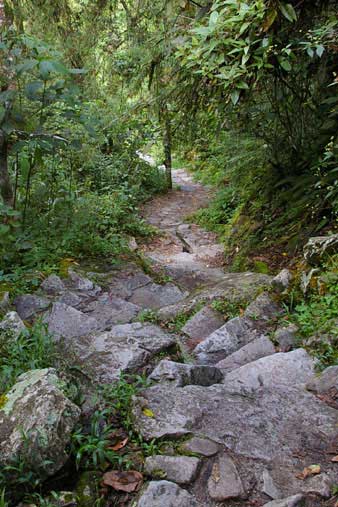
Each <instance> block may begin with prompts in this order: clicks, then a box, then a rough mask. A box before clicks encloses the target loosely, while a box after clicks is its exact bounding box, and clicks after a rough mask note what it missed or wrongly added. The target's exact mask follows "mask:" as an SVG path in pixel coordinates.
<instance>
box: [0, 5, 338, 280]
mask: <svg viewBox="0 0 338 507" xmlns="http://www.w3.org/2000/svg"><path fill="white" fill-rule="evenodd" d="M0 23H1V40H0V69H1V76H0V85H1V93H0V192H1V196H2V200H1V201H0V217H1V221H0V238H1V241H0V254H1V258H2V265H1V269H2V273H3V276H5V275H6V273H8V272H9V271H11V270H12V269H13V266H16V267H17V268H20V269H21V268H23V269H30V268H34V267H36V266H40V267H41V266H43V265H45V266H50V265H53V263H55V262H58V261H59V259H60V258H64V257H67V256H77V257H81V256H92V255H102V256H108V257H109V258H112V256H114V254H115V253H117V252H119V251H120V250H121V248H123V245H124V244H125V242H126V238H127V237H128V235H129V234H132V235H144V234H147V233H148V232H149V231H148V229H147V227H146V226H145V225H144V224H143V223H142V221H140V219H139V218H137V213H136V210H137V205H138V203H139V202H140V201H142V200H144V199H146V198H147V197H148V196H149V195H150V194H151V193H153V192H158V191H163V190H164V189H165V188H166V187H168V186H169V187H170V185H171V175H170V170H171V165H172V153H173V152H174V153H175V155H176V157H180V158H185V160H186V161H188V162H190V164H191V166H192V167H193V168H194V169H195V170H196V169H197V171H198V174H199V176H200V177H202V179H203V178H204V179H205V180H206V181H209V182H210V181H211V182H213V183H215V184H217V185H219V187H220V194H219V196H218V198H217V200H216V202H215V203H214V207H213V209H212V210H211V211H210V210H209V212H208V213H209V215H208V216H206V215H207V214H205V213H204V215H203V214H202V215H203V216H201V219H203V218H204V219H206V220H207V221H208V222H209V225H210V224H211V226H214V227H219V226H222V227H223V230H226V227H227V226H229V225H230V226H231V227H233V225H234V224H236V223H237V222H239V223H241V224H242V228H241V231H240V232H239V239H238V237H236V239H235V240H234V239H233V237H232V238H231V237H230V238H229V247H230V250H231V246H234V245H232V243H234V241H239V240H241V234H242V233H243V234H244V233H245V238H246V239H245V241H248V238H249V239H250V238H251V240H252V241H251V243H250V245H251V247H252V243H254V244H256V245H257V244H258V243H259V242H260V241H261V240H262V239H263V238H265V237H267V235H268V236H269V235H270V236H271V237H273V236H274V235H276V233H277V232H276V230H277V231H278V234H279V235H283V236H285V237H284V239H285V241H292V238H294V237H295V235H298V236H299V234H303V233H304V231H306V230H308V229H310V230H314V229H318V230H319V229H321V228H323V227H325V226H333V225H334V224H335V221H336V217H337V213H338V165H337V131H338V129H337V123H338V109H337V105H338V98H337V86H338V78H337V75H336V71H337V51H338V42H337V34H338V25H337V4H336V2H334V1H330V0H316V1H314V0H302V1H301V2H299V1H295V0H246V1H244V0H215V1H213V2H212V1H207V0H198V1H194V0H169V1H168V0H152V1H149V0H120V1H118V0H96V1H94V0H62V1H60V2H55V1H52V0H46V1H44V2H41V1H37V0H6V1H5V2H4V3H3V2H0ZM142 149H144V150H149V149H152V150H155V151H156V154H157V155H158V159H159V162H164V164H165V167H166V175H165V177H164V175H163V174H162V173H161V172H160V171H158V170H157V169H154V168H150V167H149V166H148V165H147V164H145V163H144V162H142V161H141V160H140V159H139V157H138V155H137V151H138V150H142ZM243 217H244V219H243ZM243 223H244V227H243ZM257 223H258V225H257ZM252 224H254V226H253V225H252ZM257 228H258V231H259V232H258V233H257ZM285 228H288V231H287V233H286V231H285ZM253 232H254V237H253V236H252V233H253ZM232 236H233V235H232ZM237 236H238V235H237ZM298 236H297V237H298ZM242 239H243V238H242ZM298 239H299V238H298ZM243 241H244V240H243Z"/></svg>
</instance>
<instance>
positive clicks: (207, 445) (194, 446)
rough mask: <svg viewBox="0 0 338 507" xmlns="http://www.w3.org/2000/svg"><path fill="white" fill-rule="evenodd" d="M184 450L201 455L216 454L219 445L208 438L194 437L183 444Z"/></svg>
mask: <svg viewBox="0 0 338 507" xmlns="http://www.w3.org/2000/svg"><path fill="white" fill-rule="evenodd" d="M181 449H182V451H183V452H193V453H196V454H200V455H201V456H206V457H210V456H214V455H215V454H217V453H218V450H219V446H218V445H217V444H216V443H215V442H212V440H209V439H207V438H199V437H192V438H191V439H190V440H187V441H186V442H184V443H183V444H182V445H181Z"/></svg>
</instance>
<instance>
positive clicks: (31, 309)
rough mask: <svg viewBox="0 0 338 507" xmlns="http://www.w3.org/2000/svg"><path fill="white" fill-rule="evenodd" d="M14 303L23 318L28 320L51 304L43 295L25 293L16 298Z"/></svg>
mask: <svg viewBox="0 0 338 507" xmlns="http://www.w3.org/2000/svg"><path fill="white" fill-rule="evenodd" d="M14 305H15V308H16V311H17V312H18V314H19V316H20V317H21V318H22V320H27V319H30V318H31V317H34V316H35V315H36V314H38V313H40V312H42V311H43V310H46V309H47V308H48V307H49V305H50V301H49V300H48V299H46V298H44V297H41V296H35V295H33V294H24V295H22V296H18V297H16V298H15V300H14Z"/></svg>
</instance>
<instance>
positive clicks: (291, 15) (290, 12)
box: [280, 3, 297, 22]
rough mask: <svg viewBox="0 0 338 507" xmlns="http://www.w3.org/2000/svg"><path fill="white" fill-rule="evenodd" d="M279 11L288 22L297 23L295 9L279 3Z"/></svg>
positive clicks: (289, 5)
mask: <svg viewBox="0 0 338 507" xmlns="http://www.w3.org/2000/svg"><path fill="white" fill-rule="evenodd" d="M280 10H281V12H282V14H283V16H284V17H285V18H286V19H287V20H288V21H291V22H293V21H297V14H296V11H295V9H294V8H293V6H292V5H291V4H283V3H281V4H280Z"/></svg>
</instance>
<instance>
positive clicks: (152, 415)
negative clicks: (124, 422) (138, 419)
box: [142, 408, 155, 417]
mask: <svg viewBox="0 0 338 507" xmlns="http://www.w3.org/2000/svg"><path fill="white" fill-rule="evenodd" d="M142 412H143V414H144V415H146V416H147V417H155V414H154V412H153V411H152V410H150V408H144V409H143V410H142Z"/></svg>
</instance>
